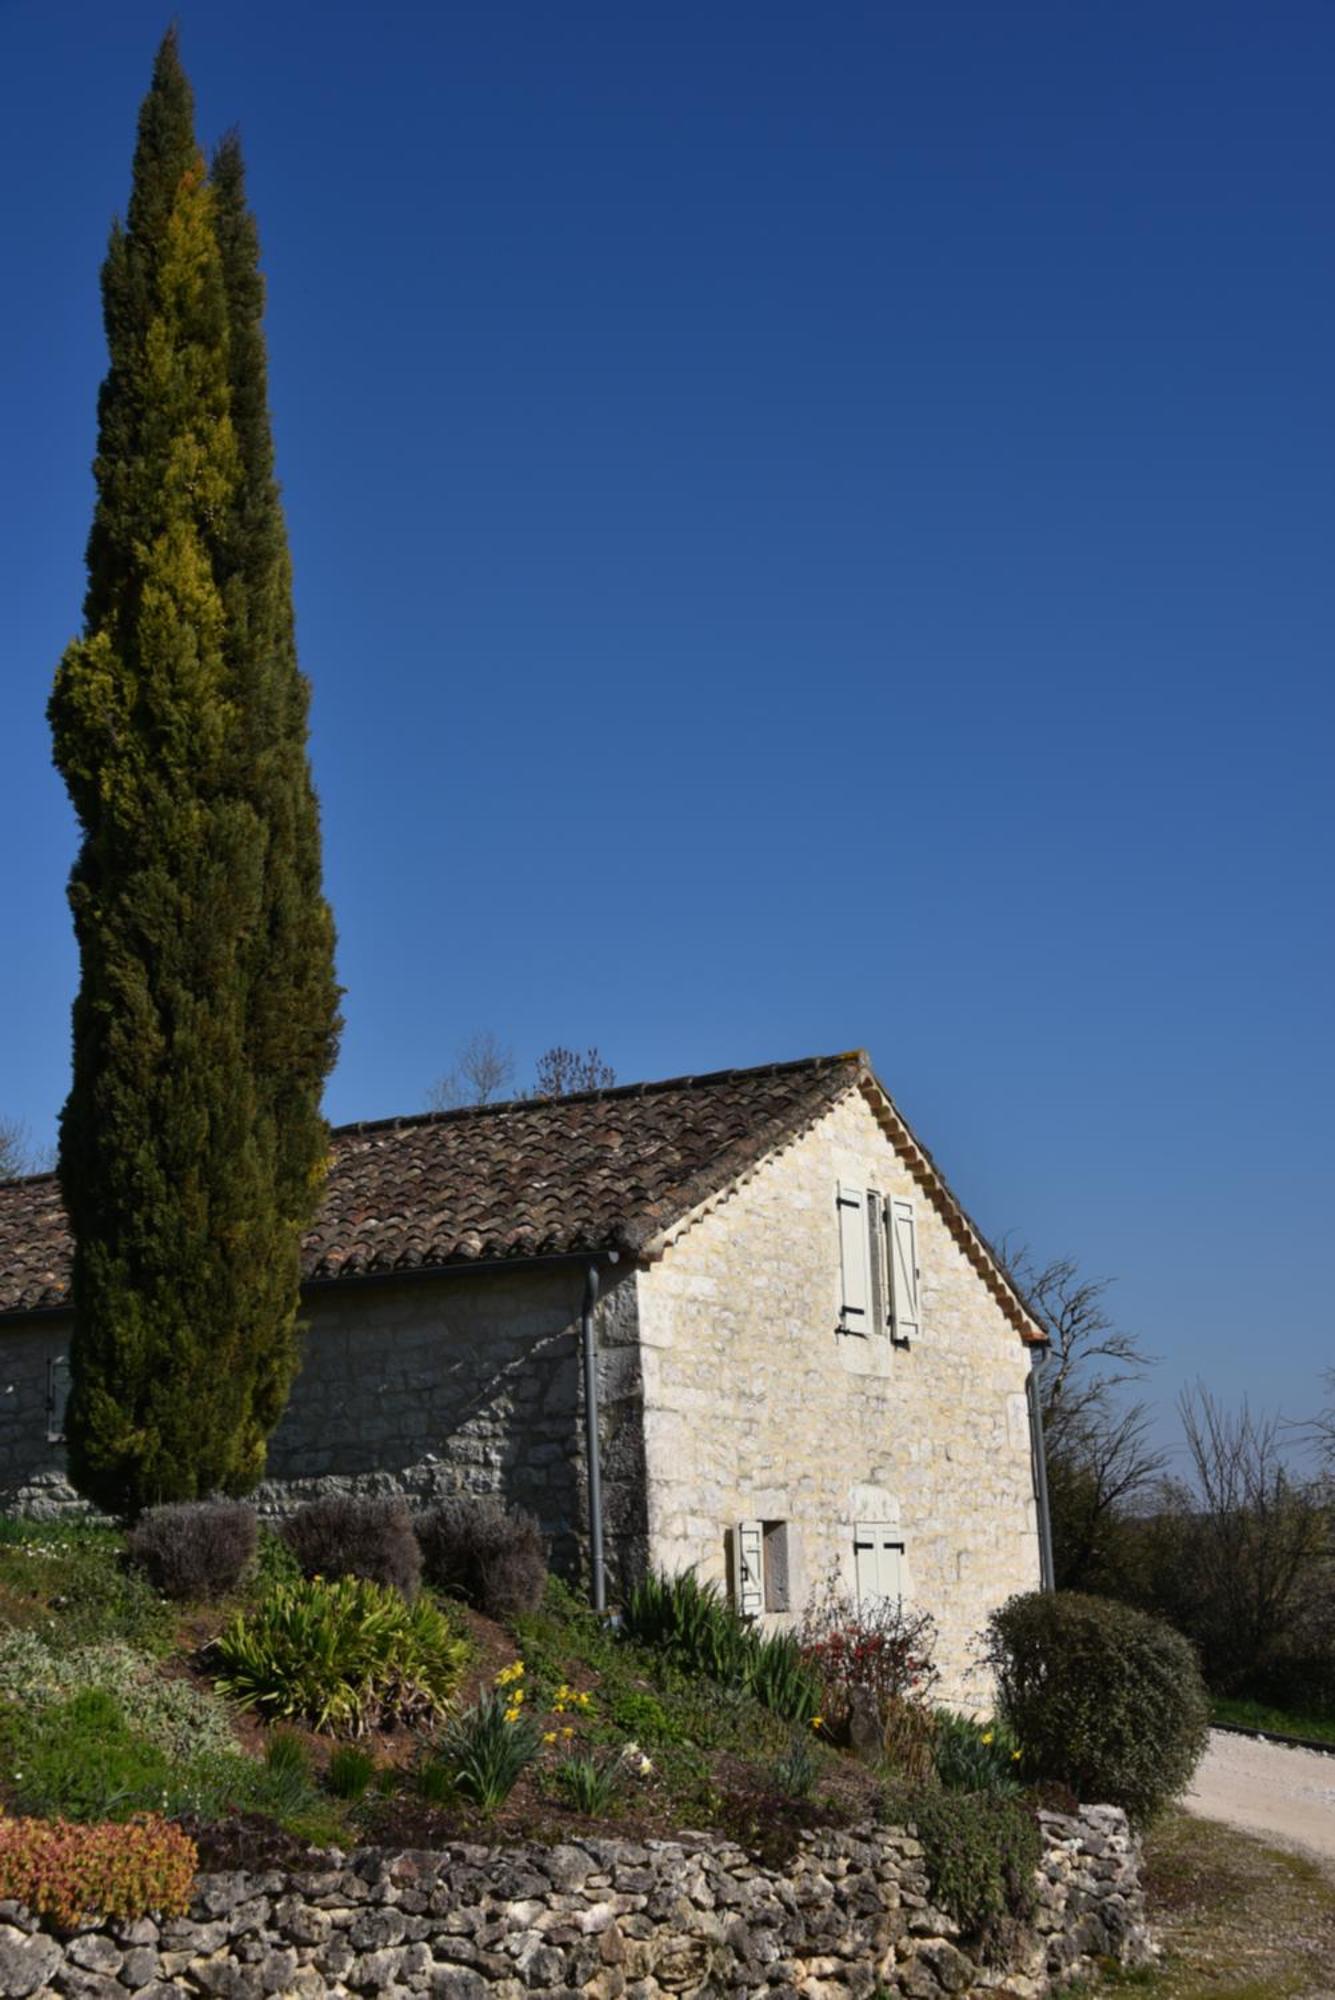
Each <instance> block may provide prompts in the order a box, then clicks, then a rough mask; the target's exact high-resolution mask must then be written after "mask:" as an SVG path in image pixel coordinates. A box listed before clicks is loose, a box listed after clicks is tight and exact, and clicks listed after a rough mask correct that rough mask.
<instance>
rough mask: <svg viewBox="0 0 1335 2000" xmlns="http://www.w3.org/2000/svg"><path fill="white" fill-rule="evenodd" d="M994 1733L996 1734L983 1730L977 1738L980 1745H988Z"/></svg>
mask: <svg viewBox="0 0 1335 2000" xmlns="http://www.w3.org/2000/svg"><path fill="white" fill-rule="evenodd" d="M995 1733H996V1732H995V1731H994V1730H991V1729H985V1730H984V1731H983V1733H982V1736H981V1737H980V1738H979V1741H980V1742H982V1743H990V1742H991V1741H992V1739H993V1736H994V1735H995Z"/></svg>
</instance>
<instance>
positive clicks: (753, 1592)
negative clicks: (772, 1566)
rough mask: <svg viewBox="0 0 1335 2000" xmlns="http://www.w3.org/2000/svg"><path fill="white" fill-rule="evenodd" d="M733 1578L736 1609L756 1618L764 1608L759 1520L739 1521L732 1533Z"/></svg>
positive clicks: (763, 1580)
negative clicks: (735, 1592) (735, 1591)
mask: <svg viewBox="0 0 1335 2000" xmlns="http://www.w3.org/2000/svg"><path fill="white" fill-rule="evenodd" d="M733 1577H734V1580H735V1584H736V1590H737V1609H738V1611H739V1612H740V1613H741V1615H742V1617H743V1618H757V1617H759V1615H760V1613H761V1612H762V1611H763V1610H764V1609H765V1571H764V1533H763V1530H762V1528H761V1525H760V1523H759V1521H739V1522H738V1524H737V1526H736V1528H734V1530H733Z"/></svg>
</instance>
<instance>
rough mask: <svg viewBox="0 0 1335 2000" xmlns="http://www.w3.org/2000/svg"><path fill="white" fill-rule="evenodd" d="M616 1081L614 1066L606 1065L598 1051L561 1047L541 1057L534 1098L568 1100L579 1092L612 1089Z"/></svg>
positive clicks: (547, 1051) (548, 1051)
mask: <svg viewBox="0 0 1335 2000" xmlns="http://www.w3.org/2000/svg"><path fill="white" fill-rule="evenodd" d="M616 1080H617V1073H616V1071H615V1070H614V1069H613V1067H612V1065H611V1063H609V1062H604V1061H603V1058H602V1056H601V1055H600V1054H599V1052H598V1050H597V1049H596V1048H592V1049H585V1051H584V1053H583V1054H582V1055H581V1054H580V1053H579V1052H578V1051H577V1050H575V1049H566V1048H562V1047H560V1046H559V1044H558V1046H557V1047H556V1048H551V1049H547V1050H546V1051H545V1052H544V1053H543V1054H542V1055H540V1056H539V1057H538V1074H537V1079H536V1083H535V1087H534V1096H535V1097H569V1096H570V1095H571V1094H572V1092H574V1091H577V1090H610V1089H611V1088H612V1086H613V1084H614V1083H615V1082H616Z"/></svg>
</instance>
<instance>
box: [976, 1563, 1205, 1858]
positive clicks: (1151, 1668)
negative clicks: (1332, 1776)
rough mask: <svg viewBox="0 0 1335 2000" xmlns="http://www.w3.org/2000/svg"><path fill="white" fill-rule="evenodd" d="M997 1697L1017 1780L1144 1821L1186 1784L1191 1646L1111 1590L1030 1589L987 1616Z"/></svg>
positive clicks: (1191, 1756) (1194, 1702)
mask: <svg viewBox="0 0 1335 2000" xmlns="http://www.w3.org/2000/svg"><path fill="white" fill-rule="evenodd" d="M988 1658H989V1661H990V1663H991V1665H992V1667H993V1669H994V1670H995V1672H996V1676H997V1703H998V1708H999V1710H1000V1712H1001V1714H1002V1715H1003V1716H1004V1717H1005V1719H1006V1721H1007V1722H1008V1723H1009V1725H1010V1727H1011V1728H1012V1729H1013V1730H1014V1732H1015V1736H1016V1740H1017V1742H1018V1743H1019V1745H1020V1749H1021V1751H1022V1753H1023V1758H1024V1766H1023V1768H1024V1773H1025V1776H1026V1777H1028V1778H1034V1779H1056V1780H1058V1781H1059V1782H1061V1783H1063V1784H1067V1785H1069V1786H1070V1787H1071V1789H1072V1790H1073V1791H1074V1792H1075V1794H1076V1796H1077V1797H1078V1798H1080V1799H1082V1800H1084V1801H1086V1802H1087V1803H1089V1804H1091V1805H1093V1804H1098V1805H1115V1806H1122V1807H1124V1808H1125V1810H1126V1812H1127V1813H1128V1814H1129V1815H1130V1817H1131V1818H1132V1819H1133V1820H1134V1821H1136V1822H1138V1823H1139V1824H1142V1825H1143V1824H1144V1823H1145V1821H1147V1820H1149V1819H1151V1818H1153V1816H1154V1814H1155V1813H1156V1812H1158V1811H1159V1810H1160V1809H1161V1808H1162V1807H1163V1806H1165V1805H1167V1803H1168V1802H1169V1800H1170V1799H1173V1798H1175V1797H1176V1796H1177V1795H1178V1793H1179V1792H1181V1791H1182V1790H1184V1789H1185V1787H1186V1785H1187V1782H1188V1780H1189V1779H1190V1777H1191V1774H1192V1772H1193V1771H1194V1770H1195V1768H1196V1766H1197V1764H1198V1763H1199V1762H1200V1758H1201V1753H1202V1752H1203V1750H1204V1749H1205V1744H1206V1739H1207V1735H1208V1732H1209V1723H1210V1705H1209V1698H1208V1696H1207V1695H1206V1692H1205V1687H1204V1684H1203V1682H1202V1680H1201V1675H1200V1669H1199V1667H1198V1666H1197V1664H1196V1655H1195V1653H1194V1652H1193V1651H1192V1649H1191V1647H1190V1645H1189V1644H1188V1643H1187V1641H1186V1640H1185V1639H1184V1638H1183V1637H1182V1635H1181V1633H1179V1632H1175V1631H1174V1630H1173V1629H1172V1627H1171V1626H1169V1625H1165V1624H1164V1623H1163V1621H1162V1620H1161V1619H1158V1618H1151V1617H1148V1616H1147V1615H1146V1614H1145V1613H1144V1612H1142V1611H1134V1610H1132V1608H1131V1606H1130V1605H1127V1604H1118V1603H1115V1602H1114V1601H1113V1600H1112V1599H1111V1598H1105V1597H1085V1596H1082V1595H1080V1594H1078V1593H1077V1592H1075V1591H1057V1592H1051V1593H1048V1592H1040V1591H1032V1592H1030V1593H1028V1594H1027V1595H1025V1596H1021V1597H1013V1598H1011V1600H1010V1602H1009V1603H1008V1604H1004V1605H1002V1607H1001V1609H1000V1610H999V1611H996V1612H994V1613H993V1615H992V1618H991V1620H990V1622H989V1626H988Z"/></svg>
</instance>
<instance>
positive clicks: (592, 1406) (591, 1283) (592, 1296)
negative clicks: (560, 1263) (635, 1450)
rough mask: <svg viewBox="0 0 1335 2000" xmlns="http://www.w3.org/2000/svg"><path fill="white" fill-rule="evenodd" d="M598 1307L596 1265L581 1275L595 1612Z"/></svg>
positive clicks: (600, 1592)
mask: <svg viewBox="0 0 1335 2000" xmlns="http://www.w3.org/2000/svg"><path fill="white" fill-rule="evenodd" d="M597 1307H598V1266H597V1265H596V1264H590V1265H589V1266H588V1268H587V1270H586V1271H585V1273H584V1309H583V1312H582V1313H581V1316H580V1321H581V1324H580V1330H581V1333H582V1334H583V1339H584V1446H585V1456H586V1459H587V1463H588V1468H589V1568H590V1572H591V1574H590V1584H591V1587H592V1597H593V1608H594V1610H595V1611H606V1609H607V1570H606V1566H605V1564H604V1561H603V1465H602V1447H601V1444H600V1441H599V1434H598V1353H597V1348H596V1345H595V1342H594V1314H595V1312H596V1311H597Z"/></svg>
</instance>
